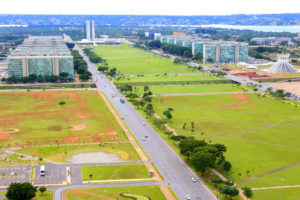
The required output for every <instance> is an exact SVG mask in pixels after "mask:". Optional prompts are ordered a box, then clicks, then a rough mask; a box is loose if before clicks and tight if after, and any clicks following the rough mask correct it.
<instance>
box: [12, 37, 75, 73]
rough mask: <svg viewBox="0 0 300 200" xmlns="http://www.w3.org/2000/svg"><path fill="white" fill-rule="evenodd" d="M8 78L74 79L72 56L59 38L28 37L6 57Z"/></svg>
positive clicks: (61, 38)
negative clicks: (61, 76) (42, 77)
mask: <svg viewBox="0 0 300 200" xmlns="http://www.w3.org/2000/svg"><path fill="white" fill-rule="evenodd" d="M7 65H8V76H9V77H11V76H16V77H19V78H21V77H27V76H29V75H30V74H35V75H36V76H50V75H56V76H59V75H60V73H63V72H65V73H68V76H69V77H72V78H73V77H74V66H73V56H72V55H71V52H70V51H69V49H68V48H67V46H66V44H65V42H64V40H63V37H61V36H30V37H29V38H26V39H25V40H24V42H23V44H22V45H19V46H18V47H17V48H16V49H15V50H14V51H12V52H11V54H10V55H9V56H8V57H7Z"/></svg>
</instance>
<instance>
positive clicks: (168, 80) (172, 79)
mask: <svg viewBox="0 0 300 200" xmlns="http://www.w3.org/2000/svg"><path fill="white" fill-rule="evenodd" d="M114 83H115V84H130V85H135V86H143V85H180V84H185V85H188V84H210V83H231V80H228V79H225V78H220V77H215V76H209V75H183V76H140V77H124V78H115V80H114Z"/></svg>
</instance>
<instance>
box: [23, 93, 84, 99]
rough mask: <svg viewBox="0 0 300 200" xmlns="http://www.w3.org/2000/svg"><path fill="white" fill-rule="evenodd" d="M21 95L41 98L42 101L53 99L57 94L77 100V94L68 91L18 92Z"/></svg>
mask: <svg viewBox="0 0 300 200" xmlns="http://www.w3.org/2000/svg"><path fill="white" fill-rule="evenodd" d="M20 95H22V96H29V97H34V98H41V99H42V100H44V101H54V100H55V99H56V98H57V95H66V96H68V97H69V98H74V99H77V100H79V99H80V98H79V96H78V95H77V94H74V93H68V92H41V93H23V94H20Z"/></svg>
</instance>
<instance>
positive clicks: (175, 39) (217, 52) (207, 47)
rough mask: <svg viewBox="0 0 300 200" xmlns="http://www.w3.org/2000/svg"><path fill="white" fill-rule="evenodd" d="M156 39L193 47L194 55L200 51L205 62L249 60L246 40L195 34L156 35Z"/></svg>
mask: <svg viewBox="0 0 300 200" xmlns="http://www.w3.org/2000/svg"><path fill="white" fill-rule="evenodd" d="M154 39H155V40H160V41H161V43H168V44H174V45H179V46H182V47H190V48H192V53H193V56H197V55H198V54H199V53H200V54H202V56H203V62H204V63H205V62H207V61H208V60H212V62H214V63H237V62H246V61H247V60H248V44H247V43H244V42H234V41H220V40H211V39H203V38H199V37H194V36H176V35H165V36H163V35H162V36H160V35H156V36H155V38H154Z"/></svg>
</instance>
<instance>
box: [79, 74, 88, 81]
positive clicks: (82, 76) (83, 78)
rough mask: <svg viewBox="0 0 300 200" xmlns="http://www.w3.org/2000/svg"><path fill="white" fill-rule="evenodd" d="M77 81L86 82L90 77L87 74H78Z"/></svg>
mask: <svg viewBox="0 0 300 200" xmlns="http://www.w3.org/2000/svg"><path fill="white" fill-rule="evenodd" d="M79 79H80V80H81V81H87V80H89V79H90V76H89V75H88V74H79Z"/></svg>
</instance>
